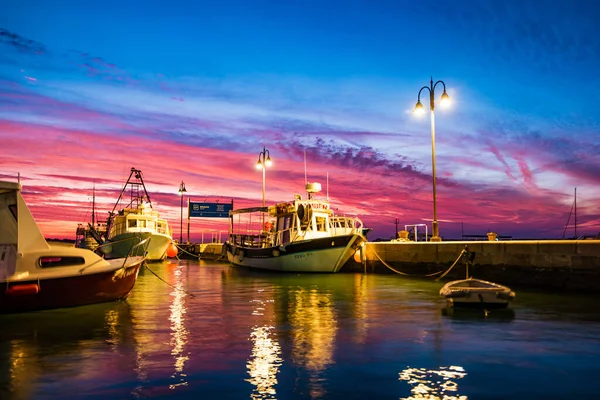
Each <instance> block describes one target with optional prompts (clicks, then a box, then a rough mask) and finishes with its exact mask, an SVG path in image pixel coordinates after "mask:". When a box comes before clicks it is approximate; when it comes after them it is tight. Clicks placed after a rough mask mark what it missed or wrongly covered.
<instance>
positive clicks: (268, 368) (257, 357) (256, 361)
mask: <svg viewBox="0 0 600 400" xmlns="http://www.w3.org/2000/svg"><path fill="white" fill-rule="evenodd" d="M273 329H274V327H273V326H256V327H254V328H253V329H252V332H251V333H250V340H252V355H251V356H250V359H249V360H248V362H247V363H246V368H247V369H248V374H249V375H250V379H246V381H247V382H250V383H251V384H253V385H254V386H255V388H254V390H253V391H252V394H251V395H250V397H251V398H253V399H276V398H277V397H276V392H275V385H276V384H277V373H278V372H279V367H280V366H281V363H282V362H283V360H282V358H281V357H280V356H279V355H280V354H281V347H280V346H279V343H278V342H277V340H276V339H275V338H271V335H272V332H271V331H272V330H273Z"/></svg>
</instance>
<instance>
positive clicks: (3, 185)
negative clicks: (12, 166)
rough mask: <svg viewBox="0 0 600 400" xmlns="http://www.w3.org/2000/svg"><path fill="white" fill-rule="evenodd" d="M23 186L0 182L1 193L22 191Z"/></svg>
mask: <svg viewBox="0 0 600 400" xmlns="http://www.w3.org/2000/svg"><path fill="white" fill-rule="evenodd" d="M21 188H22V186H21V184H20V183H18V182H6V181H0V191H2V192H7V191H12V190H21Z"/></svg>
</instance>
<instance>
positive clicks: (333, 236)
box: [225, 183, 367, 272]
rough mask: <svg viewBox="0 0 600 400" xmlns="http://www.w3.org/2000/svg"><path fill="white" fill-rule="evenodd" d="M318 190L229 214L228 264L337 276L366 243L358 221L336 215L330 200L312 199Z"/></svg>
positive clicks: (316, 186)
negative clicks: (288, 199) (305, 195)
mask: <svg viewBox="0 0 600 400" xmlns="http://www.w3.org/2000/svg"><path fill="white" fill-rule="evenodd" d="M320 190H321V185H320V184H318V183H308V184H307V185H306V192H307V198H305V199H302V197H301V196H300V195H296V196H295V199H294V200H293V201H290V202H283V203H277V204H275V205H273V206H269V207H254V208H246V209H238V210H233V211H231V213H230V216H231V222H230V235H229V240H228V241H227V242H226V243H225V251H226V253H227V259H228V260H229V262H230V263H231V264H233V265H236V266H241V267H248V268H256V269H264V270H272V271H282V272H338V271H339V270H340V269H341V268H342V266H343V265H344V264H345V263H346V261H348V259H350V257H352V256H353V255H354V254H355V253H356V252H357V251H360V249H361V248H362V246H363V244H364V243H365V242H366V240H367V239H366V237H365V236H364V235H363V230H364V228H363V224H362V221H361V220H360V219H359V218H353V217H340V216H334V215H333V211H332V210H331V208H330V204H329V201H328V200H324V199H316V198H315V197H314V195H315V193H318V192H319V191H320ZM236 218H237V219H238V220H237V221H235V219H236ZM250 226H253V227H254V228H253V229H250V228H249V227H250Z"/></svg>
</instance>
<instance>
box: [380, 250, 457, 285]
mask: <svg viewBox="0 0 600 400" xmlns="http://www.w3.org/2000/svg"><path fill="white" fill-rule="evenodd" d="M371 250H372V251H373V254H375V257H377V258H378V259H379V261H381V263H382V264H383V265H385V266H386V267H387V268H389V269H390V270H392V271H394V272H395V273H397V274H400V275H405V276H426V277H430V276H436V275H438V274H442V273H443V274H442V275H441V276H439V277H438V278H436V279H435V280H436V281H437V280H440V279H441V278H443V277H444V276H446V274H448V272H450V271H451V270H452V268H454V266H455V265H456V263H457V262H458V260H460V258H461V257H462V256H463V254H465V252H466V250H465V249H463V250H462V251H461V252H460V254H459V255H458V257H457V258H456V260H455V261H454V263H453V264H452V265H451V266H450V268H448V269H447V270H446V271H445V272H444V271H438V272H434V273H431V274H426V275H419V274H407V273H406V272H401V271H398V270H397V269H395V268H394V267H392V266H391V265H389V264H388V263H386V262H385V261H384V260H383V259H382V258H381V257H380V256H379V254H377V252H376V251H375V249H373V248H372V247H371Z"/></svg>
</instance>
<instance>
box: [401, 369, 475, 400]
mask: <svg viewBox="0 0 600 400" xmlns="http://www.w3.org/2000/svg"><path fill="white" fill-rule="evenodd" d="M466 375H467V374H466V372H465V370H464V369H463V368H462V367H457V366H451V367H440V369H437V370H435V369H434V370H432V369H429V370H428V369H425V368H406V369H405V370H404V371H402V372H400V378H399V379H400V380H401V381H406V382H407V383H408V384H409V385H411V386H412V389H411V390H410V391H411V394H412V396H410V397H404V398H402V399H403V400H416V399H427V400H467V396H461V395H459V394H458V382H457V380H458V379H460V378H463V377H464V376H466ZM440 379H441V380H440Z"/></svg>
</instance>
